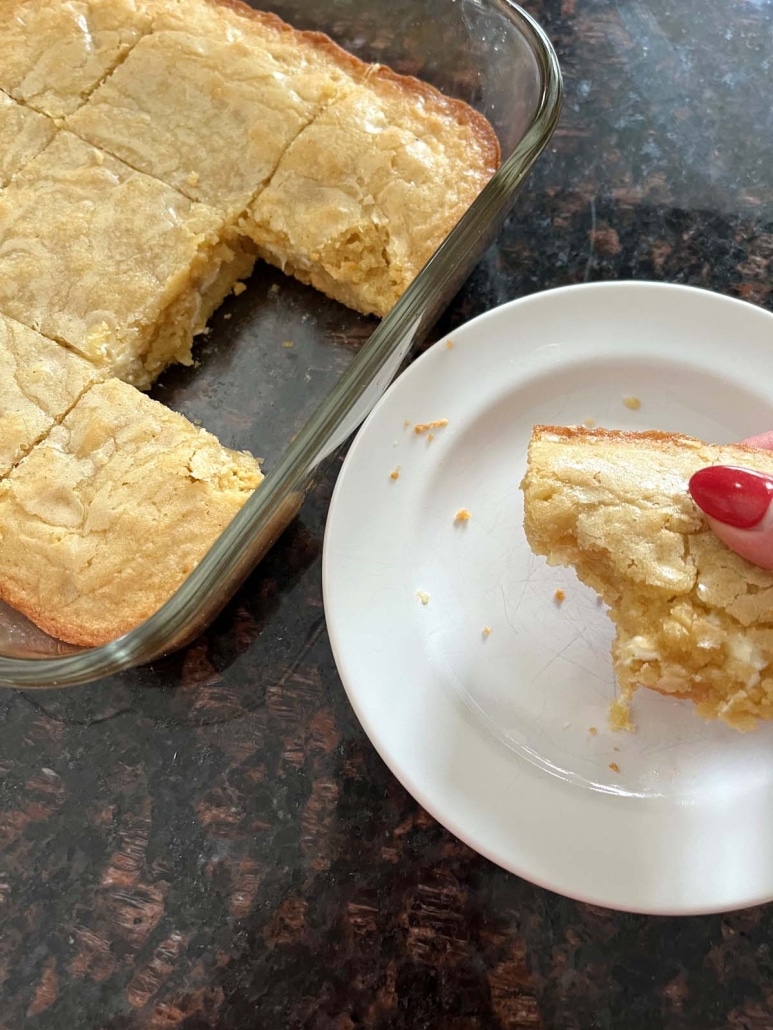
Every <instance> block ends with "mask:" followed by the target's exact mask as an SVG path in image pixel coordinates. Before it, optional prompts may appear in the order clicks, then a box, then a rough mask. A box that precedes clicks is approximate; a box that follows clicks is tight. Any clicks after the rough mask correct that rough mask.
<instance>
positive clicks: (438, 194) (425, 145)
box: [242, 69, 499, 315]
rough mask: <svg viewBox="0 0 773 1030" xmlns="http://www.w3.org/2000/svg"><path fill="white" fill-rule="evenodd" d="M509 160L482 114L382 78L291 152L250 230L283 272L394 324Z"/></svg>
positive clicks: (314, 126) (418, 86)
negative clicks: (400, 303)
mask: <svg viewBox="0 0 773 1030" xmlns="http://www.w3.org/2000/svg"><path fill="white" fill-rule="evenodd" d="M498 161H499V146H498V143H497V140H496V137H495V135H494V133H493V130H492V129H491V126H490V125H489V124H488V122H486V121H485V119H484V118H482V116H480V115H478V114H477V113H476V112H474V111H473V110H472V109H471V108H469V107H467V106H466V105H465V104H462V103H459V102H458V101H454V100H451V99H449V98H447V97H444V96H442V95H441V94H440V93H438V92H437V91H436V90H434V89H432V88H431V87H429V86H427V85H426V84H424V83H420V82H418V81H417V80H415V79H407V78H405V77H402V76H397V75H394V74H393V73H392V72H390V71H388V70H386V69H380V70H372V74H371V75H370V77H369V78H368V79H367V82H366V83H365V84H363V85H360V86H357V87H355V88H354V89H353V90H352V91H350V92H349V93H347V94H346V95H345V96H343V97H342V98H341V99H340V100H338V101H337V102H335V103H334V104H331V105H330V106H329V107H327V108H326V109H325V110H324V111H323V112H322V113H321V114H320V116H319V117H318V118H317V119H315V121H314V122H312V123H311V125H309V126H308V127H307V128H306V129H304V131H303V132H302V133H301V134H300V135H299V136H298V138H297V139H296V140H295V142H294V143H292V144H291V145H290V147H289V148H288V149H287V151H286V152H285V154H284V155H283V157H282V159H281V160H280V162H279V165H278V167H277V170H276V172H275V173H274V175H273V177H272V179H271V182H270V183H269V185H268V186H267V187H266V189H265V190H263V192H262V193H260V194H259V195H258V196H257V198H256V200H255V201H254V202H253V203H252V204H251V205H250V209H249V212H248V215H247V217H246V218H245V219H244V222H243V226H242V227H243V230H244V231H245V232H246V233H247V234H248V235H249V236H250V237H251V238H252V239H253V240H254V241H255V243H256V244H257V245H258V249H259V252H260V254H261V256H262V257H264V258H266V259H267V260H268V261H270V262H271V263H273V264H275V265H278V266H279V267H280V268H282V269H283V270H284V271H286V272H288V273H289V274H291V275H294V276H296V277H297V278H299V279H301V280H302V281H303V282H306V283H310V284H311V285H312V286H315V287H316V288H317V289H319V290H321V291H322V292H323V293H326V294H327V295H328V296H330V297H333V298H334V299H336V300H338V301H341V302H342V303H343V304H346V305H348V306H349V307H352V308H355V309H357V310H359V311H362V312H364V313H365V314H376V315H385V314H386V313H387V312H388V311H389V309H390V308H391V307H392V306H393V304H394V303H395V302H396V301H397V300H398V299H399V297H400V296H401V294H402V293H403V292H404V290H405V289H406V287H407V286H408V285H409V284H410V282H411V281H412V280H413V279H414V277H415V276H416V275H417V273H418V272H419V271H420V270H421V268H422V266H423V265H424V264H425V263H426V261H427V260H428V259H429V258H430V256H431V255H432V254H433V252H434V251H435V250H436V249H437V247H438V246H439V245H440V243H441V242H442V241H443V239H444V238H445V237H446V236H447V234H448V233H449V232H450V230H451V229H452V228H453V226H454V225H455V224H456V222H457V221H458V220H459V218H461V216H462V215H463V214H464V212H465V211H466V209H467V208H468V207H469V205H470V204H471V203H472V201H473V200H474V199H475V197H476V196H477V194H478V193H479V192H480V190H481V189H482V188H483V186H484V185H485V184H486V182H487V181H488V179H489V178H490V177H491V175H492V174H493V173H494V171H495V170H496V167H497V164H498Z"/></svg>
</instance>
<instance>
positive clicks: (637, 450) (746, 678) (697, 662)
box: [522, 426, 773, 729]
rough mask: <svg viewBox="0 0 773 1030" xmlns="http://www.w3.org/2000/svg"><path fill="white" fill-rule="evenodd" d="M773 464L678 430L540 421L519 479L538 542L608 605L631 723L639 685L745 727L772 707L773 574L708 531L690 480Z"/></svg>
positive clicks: (529, 532)
mask: <svg viewBox="0 0 773 1030" xmlns="http://www.w3.org/2000/svg"><path fill="white" fill-rule="evenodd" d="M719 464H722V465H734V466H741V467H745V468H750V469H756V470H757V471H760V472H765V473H768V474H771V475H773V453H770V452H767V451H760V450H757V449H755V448H750V447H744V446H743V445H730V446H714V445H710V444H705V443H702V442H701V441H700V440H696V439H694V438H692V437H687V436H678V435H675V434H670V433H658V432H646V433H625V432H616V431H612V430H603V429H583V428H566V427H558V426H535V427H534V431H533V435H532V439H531V443H530V446H529V454H528V464H527V471H526V476H525V478H524V480H523V483H522V489H523V492H524V506H525V518H524V528H525V530H526V536H527V538H528V541H529V544H530V545H531V548H532V550H534V551H535V552H536V553H537V554H543V555H546V556H547V559H548V562H549V563H550V564H552V565H569V566H572V567H573V568H574V569H575V571H576V573H577V575H578V577H579V578H580V579H581V580H582V582H584V583H586V584H587V585H588V586H590V587H592V588H593V589H594V590H596V591H598V593H599V594H600V595H601V597H602V598H603V599H604V601H605V602H606V603H607V605H609V614H610V617H611V618H612V620H613V622H614V623H615V629H616V637H615V641H614V644H613V648H612V657H613V662H614V668H615V673H616V675H617V679H618V682H619V684H620V688H621V691H622V695H621V699H620V701H619V702H618V703H617V705H616V706H615V708H614V710H613V722H615V723H616V724H617V725H625V724H626V704H627V701H628V699H630V697H631V696H632V694H633V692H634V690H636V688H637V687H648V688H650V689H652V690H657V691H660V692H661V693H663V694H671V695H675V696H678V697H684V698H689V699H691V700H692V701H693V702H695V705H696V707H697V711H698V713H699V714H700V715H702V716H704V717H706V718H712V719H714V718H718V719H723V720H724V721H725V722H727V723H729V724H730V725H732V726H735V727H737V728H738V729H748V728H751V727H752V726H753V725H754V724H755V722H756V720H758V719H770V718H773V573H771V572H767V571H765V570H763V569H760V568H758V567H757V566H754V565H751V564H750V563H749V562H747V561H745V560H744V559H743V558H739V557H738V556H737V555H735V554H734V553H732V552H731V551H730V550H729V549H728V548H727V547H725V545H724V544H723V543H721V542H720V541H719V540H718V539H717V537H716V536H714V534H713V533H712V532H711V531H710V530H709V528H708V524H707V522H706V520H705V518H704V517H703V515H702V514H701V512H700V511H699V509H698V508H697V507H696V506H695V504H694V503H693V501H692V499H691V497H690V495H689V493H688V490H687V485H688V481H689V479H690V477H691V476H692V475H693V473H694V472H697V471H698V470H699V469H701V468H704V467H706V466H708V465H719Z"/></svg>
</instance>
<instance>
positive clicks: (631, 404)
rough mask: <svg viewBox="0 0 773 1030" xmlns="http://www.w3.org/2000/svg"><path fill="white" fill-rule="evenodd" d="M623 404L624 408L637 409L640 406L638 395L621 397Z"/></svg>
mask: <svg viewBox="0 0 773 1030" xmlns="http://www.w3.org/2000/svg"><path fill="white" fill-rule="evenodd" d="M623 404H624V405H625V406H626V408H630V409H631V411H638V410H639V408H640V407H641V401H640V400H639V398H638V397H623Z"/></svg>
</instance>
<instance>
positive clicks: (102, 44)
mask: <svg viewBox="0 0 773 1030" xmlns="http://www.w3.org/2000/svg"><path fill="white" fill-rule="evenodd" d="M150 26H151V20H150V15H149V13H148V10H147V5H146V4H145V3H144V2H143V0H0V88H1V89H4V90H5V91H6V93H10V94H11V96H13V97H15V98H16V99H17V100H21V101H23V102H24V103H25V104H28V105H29V106H30V107H33V108H35V109H36V110H38V111H42V112H43V113H44V114H48V115H51V116H52V117H54V118H61V117H62V116H63V115H65V114H69V113H70V112H72V111H74V110H75V109H76V108H77V107H79V106H80V105H81V103H83V101H84V99H85V98H86V97H87V96H88V95H89V93H91V91H92V90H93V89H94V87H95V86H97V85H98V84H99V83H100V82H101V81H102V79H104V78H105V76H106V75H108V74H109V73H110V72H111V71H112V69H113V68H114V67H115V66H116V65H117V64H118V63H119V61H121V60H122V58H123V57H124V56H125V54H126V53H127V52H128V51H129V50H130V49H131V47H132V46H134V44H135V43H136V42H137V40H138V39H139V38H140V37H141V36H142V34H143V33H144V32H148V31H149V30H150Z"/></svg>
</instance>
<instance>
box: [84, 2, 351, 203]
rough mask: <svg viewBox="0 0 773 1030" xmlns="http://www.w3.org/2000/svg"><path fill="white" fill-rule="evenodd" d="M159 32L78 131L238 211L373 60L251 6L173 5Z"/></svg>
mask: <svg viewBox="0 0 773 1030" xmlns="http://www.w3.org/2000/svg"><path fill="white" fill-rule="evenodd" d="M154 29H155V31H154V32H153V34H152V35H150V36H146V37H145V38H144V39H142V40H140V42H139V43H138V44H137V46H136V47H135V48H134V49H133V50H132V52H131V53H130V54H129V56H128V57H127V58H126V60H125V61H124V62H123V63H122V64H121V65H120V67H118V68H117V69H116V70H115V72H114V73H113V74H112V75H111V76H109V78H108V79H107V80H106V81H105V82H104V84H103V85H102V86H101V87H100V88H99V89H97V90H96V92H95V93H94V94H93V96H92V97H91V98H90V99H89V101H88V102H87V103H86V104H85V105H84V106H83V107H82V108H81V109H80V110H79V111H77V112H76V113H75V115H74V116H73V117H72V118H71V119H69V122H68V125H69V128H70V129H71V130H72V131H73V132H76V133H78V135H80V136H82V137H83V138H84V139H86V140H88V141H89V142H91V143H93V144H95V145H97V146H99V147H101V148H103V149H104V150H106V151H108V152H109V153H111V154H114V155H115V156H116V157H119V158H121V159H122V160H124V161H126V162H127V163H128V164H130V165H132V167H134V168H138V169H139V170H140V171H143V172H146V173H147V174H149V175H153V176H155V177H156V178H159V179H161V180H163V181H164V182H166V183H168V184H169V185H172V186H174V187H175V188H176V189H178V190H180V192H182V193H184V194H185V195H186V196H188V197H190V198H191V199H192V200H198V201H203V202H205V203H207V204H210V205H212V206H214V207H217V208H218V209H219V210H221V211H222V212H223V213H225V214H227V215H229V216H230V217H232V218H234V217H236V216H238V215H240V214H241V213H242V212H243V211H244V209H245V208H246V207H247V204H248V203H249V201H250V200H251V199H252V198H253V197H254V196H255V194H256V193H258V192H259V191H260V190H261V189H262V188H263V187H264V186H265V185H266V183H267V182H268V181H269V179H270V177H271V175H272V174H273V172H274V169H275V168H276V166H277V164H278V162H279V158H280V157H281V155H282V153H283V152H284V151H285V149H286V148H287V147H288V146H289V144H290V143H291V142H292V141H293V140H294V139H295V137H296V136H297V135H298V133H299V132H300V131H301V130H302V129H303V128H304V127H305V126H306V125H308V124H309V122H311V121H312V120H313V119H314V118H315V117H316V116H317V115H318V114H319V112H320V111H321V110H322V109H323V108H324V107H325V106H326V105H327V104H329V103H331V102H332V101H333V100H335V99H336V97H337V96H339V95H340V94H341V93H342V92H345V91H346V90H347V89H350V88H351V87H352V86H353V84H354V79H353V78H352V75H353V74H357V73H358V71H359V69H362V70H363V72H364V67H365V66H364V65H361V64H360V62H359V61H357V60H356V59H355V58H353V57H351V56H350V55H349V54H346V53H345V52H344V51H343V50H340V49H339V48H338V47H336V46H334V44H333V43H331V42H330V40H327V39H326V38H325V37H323V36H319V35H314V34H312V33H301V32H296V31H295V30H294V29H292V28H291V27H290V26H287V25H284V24H283V23H282V22H280V21H279V19H278V18H275V17H273V16H271V15H267V14H261V13H259V12H257V11H254V10H252V9H251V8H247V7H243V6H236V5H234V6H233V7H231V6H227V5H224V4H213V3H207V2H205V0H187V2H178V3H177V4H169V5H167V6H164V7H163V8H162V9H161V10H160V11H158V12H157V15H156V18H155V22H154ZM360 77H361V76H360Z"/></svg>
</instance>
